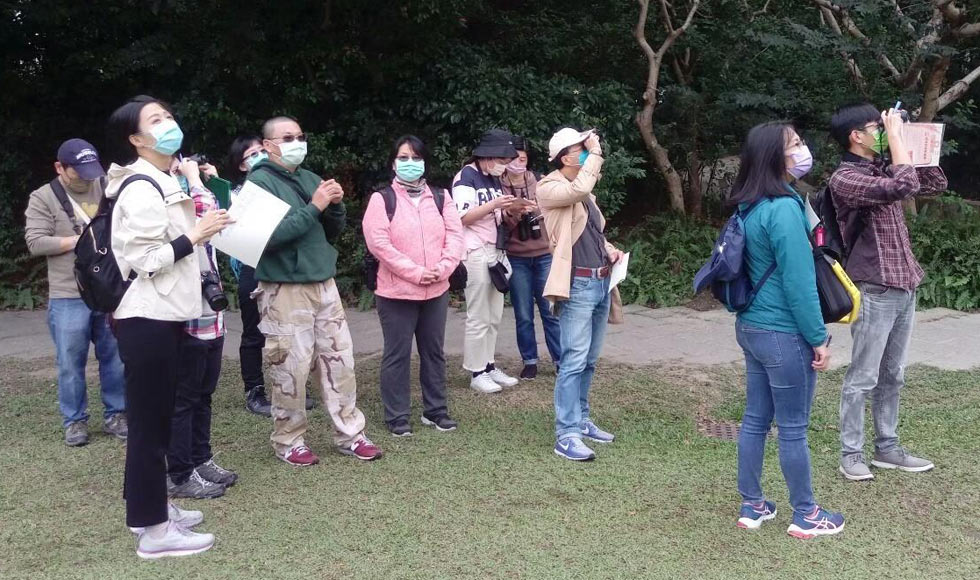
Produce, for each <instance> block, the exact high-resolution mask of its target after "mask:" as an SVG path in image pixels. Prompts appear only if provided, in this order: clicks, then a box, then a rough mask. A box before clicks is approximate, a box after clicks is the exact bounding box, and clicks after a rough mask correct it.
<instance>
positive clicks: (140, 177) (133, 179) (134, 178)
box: [116, 173, 166, 199]
mask: <svg viewBox="0 0 980 580" xmlns="http://www.w3.org/2000/svg"><path fill="white" fill-rule="evenodd" d="M137 181H148V182H149V183H150V185H152V186H153V189H155V190H157V192H159V194H160V199H166V196H165V195H164V194H163V188H162V187H160V184H159V183H157V182H156V181H155V180H154V179H153V178H152V177H150V176H148V175H143V174H141V173H137V174H136V175H130V176H129V177H127V178H126V179H125V180H124V181H123V182H122V185H120V186H119V193H118V194H116V199H119V196H120V195H122V192H123V190H124V189H126V186H127V185H129V184H130V183H134V182H137Z"/></svg>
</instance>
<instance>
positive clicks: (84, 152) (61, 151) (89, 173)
mask: <svg viewBox="0 0 980 580" xmlns="http://www.w3.org/2000/svg"><path fill="white" fill-rule="evenodd" d="M58 161H59V162H60V163H61V164H62V165H64V166H65V167H71V168H73V169H74V170H75V171H77V172H78V175H80V176H81V178H82V179H98V178H100V177H102V176H104V175H105V170H104V169H102V164H101V163H99V152H98V151H96V150H95V147H93V146H92V144H91V143H89V142H88V141H86V140H84V139H69V140H67V141H65V142H64V143H62V144H61V147H58Z"/></svg>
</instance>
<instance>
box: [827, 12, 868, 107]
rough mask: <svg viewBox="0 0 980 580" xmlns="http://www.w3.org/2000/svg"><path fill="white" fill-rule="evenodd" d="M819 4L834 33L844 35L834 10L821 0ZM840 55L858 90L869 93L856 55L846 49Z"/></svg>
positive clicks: (864, 93)
mask: <svg viewBox="0 0 980 580" xmlns="http://www.w3.org/2000/svg"><path fill="white" fill-rule="evenodd" d="M817 4H818V6H819V8H820V18H821V19H822V20H823V21H824V23H825V24H826V25H827V26H829V27H830V29H831V30H832V31H833V32H834V34H836V35H837V36H840V37H843V36H844V31H842V30H841V27H840V24H839V23H838V22H837V18H836V17H835V16H834V12H833V10H831V9H830V8H828V7H826V6H824V5H822V4H820V3H819V2H818V3H817ZM828 4H829V3H828ZM840 56H841V58H843V59H844V66H846V67H847V71H848V72H849V73H851V78H853V79H854V84H856V85H857V87H858V91H860V92H861V94H863V95H867V92H868V90H867V82H866V81H865V80H864V74H862V73H861V67H859V66H858V63H857V61H856V60H854V57H852V56H851V55H849V54H848V53H847V51H846V50H841V51H840Z"/></svg>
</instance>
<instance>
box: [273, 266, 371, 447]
mask: <svg viewBox="0 0 980 580" xmlns="http://www.w3.org/2000/svg"><path fill="white" fill-rule="evenodd" d="M256 295H257V300H258V304H259V313H260V314H261V316H262V322H261V323H259V329H260V330H261V331H262V333H263V334H264V335H265V348H263V349H262V356H263V359H264V360H265V362H266V363H268V364H269V375H268V376H269V379H270V380H269V385H268V386H269V387H270V388H269V389H267V390H268V391H269V393H270V394H271V395H272V419H273V421H274V424H273V429H272V437H271V439H272V447H273V448H274V449H275V450H276V453H278V454H279V455H284V454H285V453H286V451H288V450H289V449H290V448H292V447H295V446H297V445H304V444H305V443H304V441H303V435H304V434H305V433H306V425H307V421H306V379H307V378H308V377H309V374H310V371H311V370H312V371H313V382H314V384H317V385H319V386H320V389H321V391H322V393H323V406H324V408H325V409H326V411H327V414H328V415H329V416H330V419H331V420H332V421H333V425H334V433H333V440H334V443H335V444H336V445H338V446H346V445H350V444H351V443H353V442H354V440H355V439H357V437H358V436H359V435H361V433H362V432H363V431H364V423H365V421H364V414H363V413H361V411H360V410H359V409H358V408H357V382H356V380H355V378H354V345H353V343H352V342H351V338H350V330H349V329H348V327H347V317H346V316H345V315H344V307H343V304H342V303H341V301H340V294H338V293H337V286H336V284H334V281H333V280H332V279H331V280H327V281H326V282H317V283H312V284H275V283H270V282H259V287H258V291H257V292H256Z"/></svg>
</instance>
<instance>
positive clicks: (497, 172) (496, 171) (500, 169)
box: [487, 163, 507, 177]
mask: <svg viewBox="0 0 980 580" xmlns="http://www.w3.org/2000/svg"><path fill="white" fill-rule="evenodd" d="M505 171H507V166H506V165H504V164H503V163H494V164H493V167H491V168H490V169H489V170H487V173H489V174H490V175H492V176H494V177H500V176H501V175H503V174H504V172H505Z"/></svg>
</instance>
